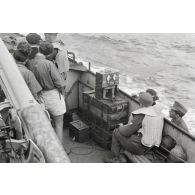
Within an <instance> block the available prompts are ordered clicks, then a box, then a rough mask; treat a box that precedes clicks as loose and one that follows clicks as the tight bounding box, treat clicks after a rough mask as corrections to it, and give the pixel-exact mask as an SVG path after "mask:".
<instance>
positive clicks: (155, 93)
mask: <svg viewBox="0 0 195 195" xmlns="http://www.w3.org/2000/svg"><path fill="white" fill-rule="evenodd" d="M146 92H147V93H149V94H150V95H151V96H152V98H153V101H154V102H153V105H155V104H156V101H157V100H159V97H158V95H157V92H156V91H155V90H154V89H147V90H146Z"/></svg>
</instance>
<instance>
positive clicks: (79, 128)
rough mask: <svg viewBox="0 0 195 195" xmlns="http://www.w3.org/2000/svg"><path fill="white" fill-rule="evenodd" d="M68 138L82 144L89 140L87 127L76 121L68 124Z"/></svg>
mask: <svg viewBox="0 0 195 195" xmlns="http://www.w3.org/2000/svg"><path fill="white" fill-rule="evenodd" d="M69 136H70V137H72V138H73V137H75V140H76V141H78V142H80V143H82V142H86V141H88V140H89V139H90V129H89V126H88V125H86V124H85V123H83V122H82V121H81V120H76V121H73V122H71V123H70V128H69Z"/></svg>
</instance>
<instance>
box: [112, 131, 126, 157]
mask: <svg viewBox="0 0 195 195" xmlns="http://www.w3.org/2000/svg"><path fill="white" fill-rule="evenodd" d="M126 140H127V138H126V137H125V136H123V135H121V134H120V132H119V129H115V130H114V131H113V134H112V146H111V152H112V154H113V155H114V156H116V157H118V156H119V154H120V152H121V150H122V149H123V148H122V146H123V145H124V144H123V142H126Z"/></svg>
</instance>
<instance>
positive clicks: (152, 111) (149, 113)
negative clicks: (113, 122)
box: [106, 92, 164, 163]
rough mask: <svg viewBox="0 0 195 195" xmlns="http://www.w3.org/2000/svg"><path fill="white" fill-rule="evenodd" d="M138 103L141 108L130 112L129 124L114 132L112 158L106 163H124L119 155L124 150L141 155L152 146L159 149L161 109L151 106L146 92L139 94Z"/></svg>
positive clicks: (161, 127) (161, 120) (162, 121)
mask: <svg viewBox="0 0 195 195" xmlns="http://www.w3.org/2000/svg"><path fill="white" fill-rule="evenodd" d="M139 102H140V106H141V108H140V109H138V110H136V111H134V112H132V116H133V117H132V120H131V123H130V124H127V125H124V126H122V127H119V128H118V129H115V130H114V132H113V135H112V146H111V152H112V154H113V156H114V158H112V159H108V160H106V162H118V163H119V162H126V159H125V158H124V156H123V155H121V153H122V152H123V151H124V150H127V151H128V152H131V153H132V154H137V155H142V154H144V153H145V152H146V151H147V150H148V149H150V148H151V147H153V146H157V147H159V145H160V143H161V138H162V130H163V124H164V115H163V114H162V113H161V110H162V107H161V106H159V104H157V105H155V106H152V104H153V98H152V96H151V95H150V94H149V93H146V92H142V93H140V94H139Z"/></svg>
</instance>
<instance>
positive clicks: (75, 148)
mask: <svg viewBox="0 0 195 195" xmlns="http://www.w3.org/2000/svg"><path fill="white" fill-rule="evenodd" d="M64 148H65V150H66V153H67V154H68V156H69V158H70V160H71V162H72V163H103V162H104V159H106V158H109V157H111V152H110V151H109V150H105V149H104V148H101V147H100V146H99V145H97V144H96V143H95V142H94V141H93V140H91V139H90V140H89V141H88V142H85V143H79V142H76V141H73V140H72V139H71V138H70V137H69V129H68V128H65V129H64Z"/></svg>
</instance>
